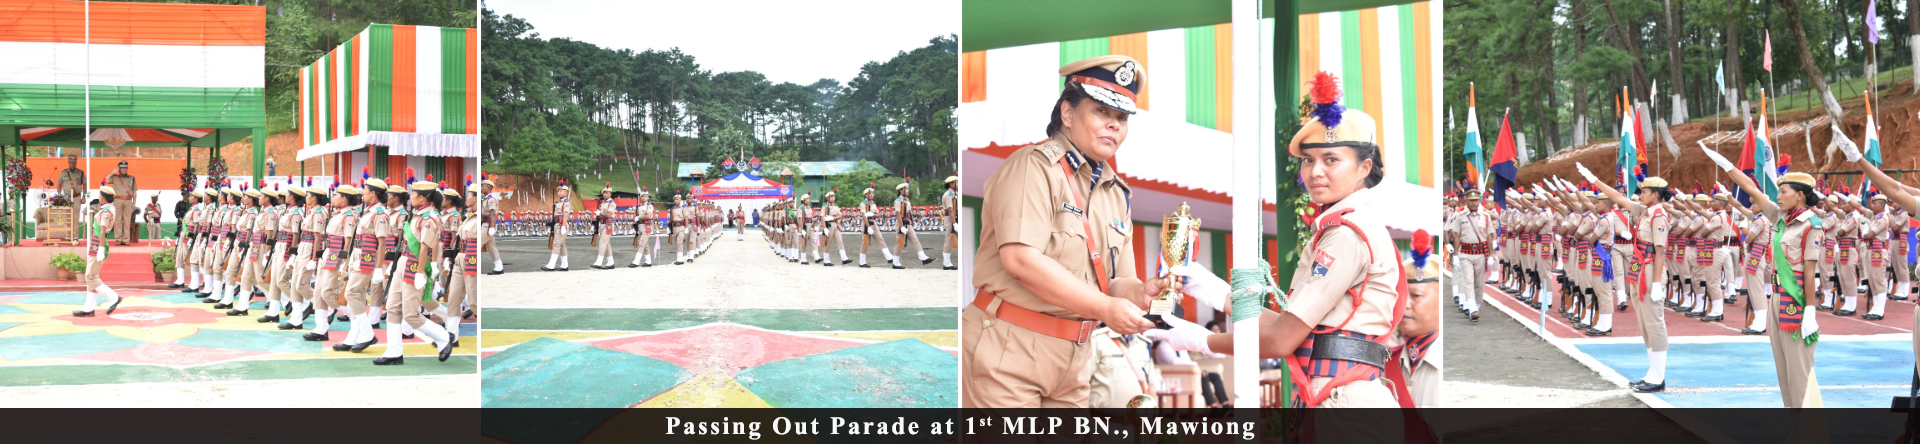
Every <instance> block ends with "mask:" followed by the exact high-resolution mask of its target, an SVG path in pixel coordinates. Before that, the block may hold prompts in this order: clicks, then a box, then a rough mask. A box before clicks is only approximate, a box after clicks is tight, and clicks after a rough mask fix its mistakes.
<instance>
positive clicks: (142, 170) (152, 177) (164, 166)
mask: <svg viewBox="0 0 1920 444" xmlns="http://www.w3.org/2000/svg"><path fill="white" fill-rule="evenodd" d="M122 160H124V161H127V174H132V175H133V178H134V184H135V185H139V186H140V190H141V191H156V190H159V191H179V190H180V169H182V168H186V167H187V159H148V158H133V157H92V158H87V157H82V158H80V165H79V167H80V170H81V171H86V170H87V167H88V165H92V167H93V171H92V174H88V175H87V182H88V183H87V189H88V190H97V189H100V181H102V180H107V176H111V175H113V170H114V169H115V168H119V167H120V161H122ZM27 168H28V169H31V170H33V188H34V189H53V188H57V187H59V185H60V171H61V170H65V169H67V158H65V157H30V158H27ZM195 173H198V174H199V175H200V176H203V177H204V176H205V175H206V173H207V172H206V171H195ZM49 180H51V181H53V185H54V186H52V187H49V186H47V181H49ZM141 203H142V204H145V202H141ZM169 204H171V203H169Z"/></svg>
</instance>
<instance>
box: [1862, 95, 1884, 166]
mask: <svg viewBox="0 0 1920 444" xmlns="http://www.w3.org/2000/svg"><path fill="white" fill-rule="evenodd" d="M1861 95H1864V96H1866V102H1864V103H1866V105H1867V142H1866V143H1863V144H1861V145H1864V146H1862V147H1861V148H1862V149H1864V150H1865V156H1866V158H1867V162H1868V163H1872V164H1873V166H1874V167H1879V166H1880V125H1878V124H1875V123H1874V122H1873V93H1869V92H1862V93H1861Z"/></svg>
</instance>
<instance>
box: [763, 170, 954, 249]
mask: <svg viewBox="0 0 1920 444" xmlns="http://www.w3.org/2000/svg"><path fill="white" fill-rule="evenodd" d="M959 181H960V178H959V177H958V176H949V177H947V180H946V185H945V186H946V192H944V193H941V195H940V227H939V228H938V229H939V230H940V233H941V234H942V239H941V241H940V244H941V245H940V247H941V252H940V257H941V258H942V262H941V264H940V269H942V270H958V269H960V267H959V266H958V265H954V263H953V253H954V250H956V249H957V248H958V247H959V245H960V226H959V222H958V207H959V204H960V202H959V193H958V191H957V190H958V188H957V187H958V185H957V184H958V183H959ZM910 185H911V183H910V182H901V183H900V184H899V185H895V186H894V187H893V189H894V192H895V195H894V196H895V197H894V200H893V214H911V211H912V208H913V201H912V199H911V198H910V197H909V195H910V194H912V192H913V189H912V188H911V187H910ZM838 195H839V191H838V190H830V191H827V194H826V195H825V196H822V197H821V204H820V205H819V206H817V207H815V206H812V205H810V202H812V201H813V195H812V194H811V193H805V194H801V195H800V196H796V197H794V198H793V199H791V200H782V201H779V202H775V203H772V204H768V205H767V206H766V207H765V208H762V209H761V210H760V214H762V215H763V216H762V217H763V218H764V219H765V222H763V223H762V228H763V229H762V230H761V233H762V234H763V235H765V236H766V239H767V247H768V248H771V249H773V251H774V253H776V254H779V255H780V256H781V257H784V258H786V259H787V261H788V262H794V263H799V264H803V265H811V264H816V263H817V264H822V265H825V266H828V267H831V266H833V265H834V264H833V262H834V258H833V253H834V252H836V251H837V252H839V253H840V264H841V265H846V264H849V263H852V262H853V258H852V257H849V256H848V255H847V245H846V243H845V241H844V240H842V239H841V237H842V236H841V235H840V234H841V233H842V232H844V231H847V230H846V229H847V228H853V229H854V230H853V231H854V232H856V233H858V236H860V254H859V258H860V268H871V266H870V265H867V252H868V251H870V250H871V249H872V248H873V247H875V246H878V247H880V256H881V257H884V258H886V260H887V262H888V263H889V264H892V265H893V269H895V270H903V269H906V268H907V267H906V266H905V265H902V264H901V262H900V261H901V257H902V256H903V255H904V254H905V253H906V252H907V251H909V250H911V251H913V252H914V253H915V254H916V255H918V256H919V259H920V263H921V264H930V263H933V257H932V256H928V255H927V251H926V249H925V248H924V247H922V246H921V245H920V237H919V231H918V230H917V229H916V228H915V226H916V225H918V224H913V223H905V224H893V227H892V229H888V228H886V226H885V224H884V222H882V221H881V220H879V218H880V217H881V214H882V211H881V208H880V204H879V201H877V200H875V199H874V186H873V185H872V184H868V185H867V188H866V189H865V190H863V191H861V195H862V196H863V199H861V201H860V204H859V205H857V206H855V207H854V211H855V213H854V214H852V215H851V216H852V218H851V219H852V221H854V223H855V225H854V226H852V227H844V226H843V225H846V224H847V223H848V222H847V221H848V218H847V217H846V216H847V215H843V214H842V211H843V210H841V209H840V207H839V206H838V205H834V204H833V201H834V198H835V197H838ZM887 231H895V232H896V233H897V234H896V235H895V240H896V241H897V242H895V243H894V246H893V248H888V247H887V241H886V238H885V236H883V233H885V232H887Z"/></svg>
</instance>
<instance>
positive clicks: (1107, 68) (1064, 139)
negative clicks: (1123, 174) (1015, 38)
mask: <svg viewBox="0 0 1920 444" xmlns="http://www.w3.org/2000/svg"><path fill="white" fill-rule="evenodd" d="M1139 66H1140V65H1139V63H1137V62H1135V61H1134V60H1133V59H1132V58H1129V57H1126V56H1121V55H1109V56H1101V57H1095V58H1091V59H1086V60H1081V61H1078V62H1073V63H1070V64H1068V65H1067V66H1065V67H1062V68H1060V75H1062V76H1064V77H1066V85H1065V87H1064V89H1063V90H1062V91H1061V94H1060V99H1059V100H1057V101H1055V102H1054V106H1053V107H1052V108H1051V109H1049V110H1048V112H1049V114H1051V115H1052V117H1051V119H1052V123H1051V124H1049V125H1048V126H1047V137H1048V139H1047V140H1046V141H1044V142H1041V143H1039V144H1036V145H1029V146H1026V147H1022V148H1020V149H1019V150H1017V151H1015V152H1014V153H1013V154H1012V155H1010V156H1008V157H1007V160H1006V162H1004V163H1002V164H1000V167H999V168H997V169H996V170H995V171H994V172H993V175H992V176H991V177H990V178H989V179H988V180H987V183H986V184H985V185H984V190H985V191H984V193H983V194H982V199H981V218H980V240H981V242H980V250H979V252H978V253H977V254H975V256H974V257H975V259H974V270H976V271H975V274H974V276H975V280H974V282H973V284H972V285H973V286H974V287H975V288H976V289H977V290H978V293H977V294H976V295H975V296H974V299H973V303H972V304H970V305H969V306H968V307H966V308H965V309H963V310H962V311H961V315H960V316H961V326H962V327H961V332H962V334H961V342H962V344H961V349H962V353H961V355H960V367H961V372H962V373H961V374H962V377H963V378H964V380H965V382H964V383H963V384H962V392H961V396H960V404H961V406H962V407H985V408H994V407H1087V405H1088V394H1089V389H1090V381H1091V378H1092V373H1093V367H1094V366H1093V355H1094V351H1095V347H1093V346H1091V345H1089V344H1088V341H1089V340H1090V339H1092V337H1091V335H1092V333H1093V331H1094V330H1095V329H1096V327H1097V326H1098V324H1100V323H1102V322H1104V323H1106V325H1107V326H1108V327H1109V328H1111V329H1112V330H1113V331H1114V332H1116V333H1119V334H1134V333H1139V332H1141V331H1144V330H1146V329H1148V328H1151V327H1152V326H1153V324H1152V323H1151V322H1148V321H1147V320H1146V318H1144V317H1141V315H1142V314H1143V309H1144V308H1145V307H1146V306H1147V304H1148V302H1149V301H1150V300H1151V298H1152V297H1153V296H1154V295H1157V294H1159V293H1160V291H1161V290H1162V289H1163V288H1164V282H1165V280H1164V279H1153V280H1152V282H1142V281H1141V280H1140V279H1139V277H1137V276H1135V275H1134V257H1133V248H1132V247H1131V245H1132V242H1133V239H1132V237H1131V234H1132V230H1131V228H1132V226H1131V225H1132V220H1133V217H1132V214H1131V213H1132V208H1131V207H1130V202H1129V196H1128V190H1127V187H1126V184H1125V183H1123V182H1122V181H1121V180H1120V178H1119V177H1118V176H1119V175H1118V174H1117V173H1115V172H1114V171H1113V166H1112V165H1111V164H1109V163H1107V159H1109V158H1111V157H1112V156H1113V155H1114V152H1115V151H1117V150H1118V149H1119V148H1120V146H1121V144H1122V143H1123V142H1125V141H1126V138H1127V119H1128V117H1129V116H1130V115H1131V114H1132V113H1135V112H1137V111H1138V110H1137V108H1135V107H1134V106H1133V97H1134V96H1135V95H1136V94H1138V91H1139V89H1140V87H1141V86H1142V84H1143V81H1144V80H1145V79H1144V76H1145V74H1144V73H1142V72H1141V71H1140V69H1139Z"/></svg>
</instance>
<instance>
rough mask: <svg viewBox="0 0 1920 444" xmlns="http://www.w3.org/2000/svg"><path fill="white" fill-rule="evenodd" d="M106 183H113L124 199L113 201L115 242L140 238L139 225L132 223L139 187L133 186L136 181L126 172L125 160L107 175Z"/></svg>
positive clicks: (128, 242) (129, 243)
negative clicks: (116, 238)
mask: <svg viewBox="0 0 1920 444" xmlns="http://www.w3.org/2000/svg"><path fill="white" fill-rule="evenodd" d="M107 183H108V184H110V185H113V189H114V191H117V192H119V193H120V197H124V199H116V200H114V201H113V211H114V214H113V216H114V217H118V218H119V219H115V220H114V222H113V223H114V226H113V230H114V231H115V233H114V234H115V235H116V236H115V237H118V238H119V240H118V241H117V242H118V243H119V244H120V245H132V244H133V241H135V240H139V238H140V236H139V235H138V234H139V233H137V232H136V231H138V230H139V227H136V226H134V225H133V213H134V211H133V205H134V202H133V200H134V199H137V198H139V197H140V187H138V186H135V183H136V181H135V180H134V178H133V175H132V174H127V161H125V160H122V161H120V167H119V168H115V169H114V170H113V174H112V175H109V176H107ZM77 203H78V202H76V204H77Z"/></svg>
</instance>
